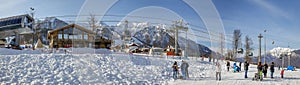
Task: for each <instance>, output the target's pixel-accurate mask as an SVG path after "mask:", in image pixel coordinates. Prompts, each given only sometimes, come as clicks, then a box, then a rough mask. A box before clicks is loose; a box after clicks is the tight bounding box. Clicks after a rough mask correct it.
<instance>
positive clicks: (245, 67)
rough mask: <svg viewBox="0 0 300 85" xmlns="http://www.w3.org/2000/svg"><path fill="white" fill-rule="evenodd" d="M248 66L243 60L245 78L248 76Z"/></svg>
mask: <svg viewBox="0 0 300 85" xmlns="http://www.w3.org/2000/svg"><path fill="white" fill-rule="evenodd" d="M248 67H249V63H248V62H247V61H245V63H244V70H245V78H248V76H247V73H248Z"/></svg>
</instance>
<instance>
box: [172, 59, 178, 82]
mask: <svg viewBox="0 0 300 85" xmlns="http://www.w3.org/2000/svg"><path fill="white" fill-rule="evenodd" d="M172 68H173V78H174V79H177V74H178V65H177V62H176V61H175V62H174V64H173V66H172Z"/></svg>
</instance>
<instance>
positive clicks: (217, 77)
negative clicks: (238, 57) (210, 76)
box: [216, 61, 222, 81]
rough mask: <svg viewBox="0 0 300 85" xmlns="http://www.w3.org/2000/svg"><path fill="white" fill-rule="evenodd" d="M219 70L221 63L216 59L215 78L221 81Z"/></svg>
mask: <svg viewBox="0 0 300 85" xmlns="http://www.w3.org/2000/svg"><path fill="white" fill-rule="evenodd" d="M221 71H222V69H221V65H220V63H219V62H218V61H217V63H216V80H219V81H221Z"/></svg>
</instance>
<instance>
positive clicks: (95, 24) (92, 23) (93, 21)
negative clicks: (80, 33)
mask: <svg viewBox="0 0 300 85" xmlns="http://www.w3.org/2000/svg"><path fill="white" fill-rule="evenodd" d="M88 23H89V25H90V27H91V28H92V31H93V32H96V33H97V32H98V31H101V30H97V29H98V28H100V26H99V25H98V23H99V21H98V20H97V19H96V16H95V15H93V14H90V17H89V18H88Z"/></svg>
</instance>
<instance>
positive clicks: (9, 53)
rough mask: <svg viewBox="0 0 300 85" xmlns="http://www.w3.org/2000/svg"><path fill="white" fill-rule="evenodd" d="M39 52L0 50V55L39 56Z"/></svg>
mask: <svg viewBox="0 0 300 85" xmlns="http://www.w3.org/2000/svg"><path fill="white" fill-rule="evenodd" d="M41 53H42V52H41V50H32V49H27V50H15V49H7V48H0V55H19V54H41Z"/></svg>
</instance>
